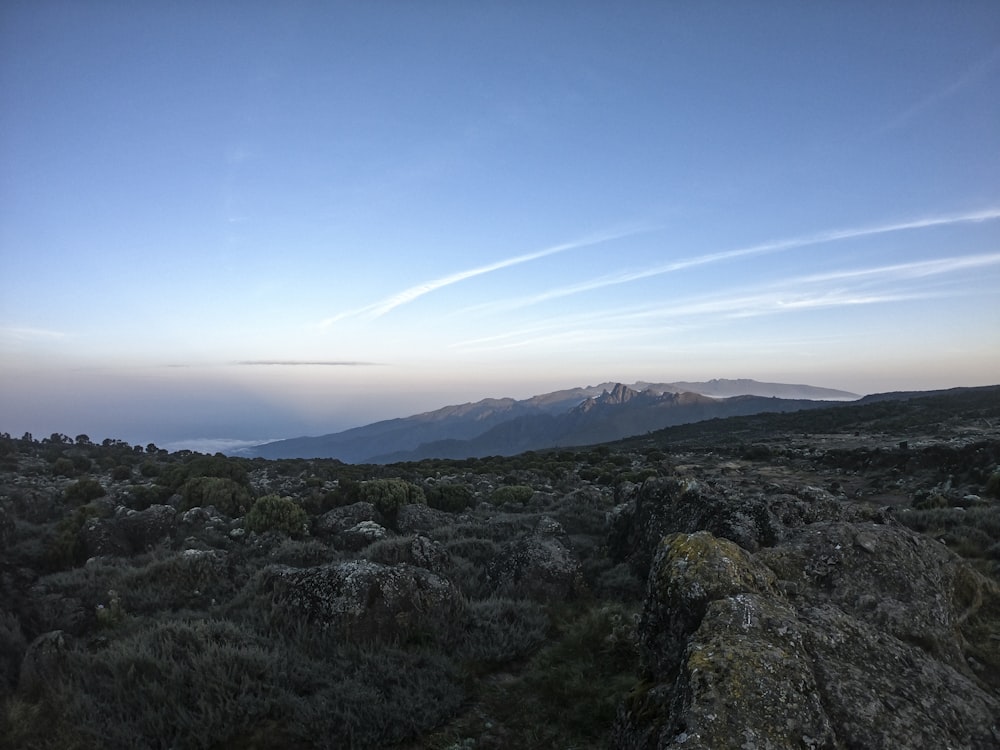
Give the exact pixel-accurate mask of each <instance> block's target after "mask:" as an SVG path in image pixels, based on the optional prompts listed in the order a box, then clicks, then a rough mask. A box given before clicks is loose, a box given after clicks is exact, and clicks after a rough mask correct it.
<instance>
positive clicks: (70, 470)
mask: <svg viewBox="0 0 1000 750" xmlns="http://www.w3.org/2000/svg"><path fill="white" fill-rule="evenodd" d="M52 473H53V474H54V475H55V476H57V477H75V476H76V467H75V466H74V465H73V462H72V461H71V460H70V459H68V458H66V457H65V456H62V457H60V458H57V459H56V460H55V461H54V462H53V463H52Z"/></svg>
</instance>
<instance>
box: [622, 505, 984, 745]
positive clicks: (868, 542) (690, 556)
mask: <svg viewBox="0 0 1000 750" xmlns="http://www.w3.org/2000/svg"><path fill="white" fill-rule="evenodd" d="M998 607H1000V590H998V587H997V585H996V584H995V583H994V582H992V581H990V580H989V579H986V578H985V577H983V576H981V575H979V574H978V573H977V572H976V571H974V570H973V569H971V568H970V567H968V565H967V564H966V563H964V562H962V561H961V560H960V559H959V558H957V557H956V556H954V555H952V554H951V553H950V552H949V551H947V550H946V549H945V548H943V546H942V545H940V544H938V543H936V542H934V541H933V540H930V539H927V538H925V537H920V536H918V535H916V534H913V533H911V532H909V531H908V530H906V529H903V528H901V527H898V526H894V525H878V524H872V523H867V524H864V523H846V522H840V521H834V522H824V523H816V524H810V525H806V526H803V527H801V528H800V529H797V530H794V531H791V532H788V533H786V534H785V536H784V538H783V539H782V543H781V544H780V545H778V546H775V547H773V548H765V549H760V550H758V551H757V552H755V553H752V552H749V551H747V550H745V549H742V548H741V547H739V546H737V545H736V544H734V543H732V542H731V541H729V540H726V539H720V538H718V537H715V536H714V535H712V534H710V533H707V532H698V533H694V534H684V533H675V534H672V535H669V536H667V537H666V538H664V539H663V540H662V541H661V543H660V544H659V545H658V548H657V551H656V553H655V557H654V560H653V562H652V566H651V571H650V575H649V582H648V590H647V597H646V601H645V605H644V610H643V615H642V621H641V623H640V626H639V635H640V641H641V648H642V661H643V670H644V676H645V682H643V683H642V684H641V685H640V686H639V687H637V688H636V690H635V691H633V693H632V694H631V695H630V696H629V697H628V699H627V700H626V701H624V703H623V704H622V706H621V709H620V711H619V719H618V722H617V724H616V728H615V744H616V747H620V748H657V749H659V748H698V749H704V750H709V749H710V748H711V749H713V750H715V749H718V748H749V747H753V748H775V749H776V748H831V750H832V749H834V748H852V747H859V748H860V747H864V748H897V747H907V748H910V747H912V748H916V747H952V748H970V749H973V750H986V748H995V747H997V746H998V743H1000V700H998V696H997V693H996V691H995V690H994V689H993V688H992V687H991V686H990V685H989V684H988V681H987V680H985V679H984V676H985V674H986V673H990V672H992V671H994V670H996V669H997V668H1000V664H993V663H990V664H982V665H981V666H982V667H983V669H981V670H978V672H982V673H983V674H982V675H980V674H977V669H976V668H975V666H974V664H976V663H979V662H977V661H976V658H975V657H973V656H972V654H976V655H977V656H979V657H980V658H985V657H983V654H984V653H987V654H988V653H995V649H994V650H993V651H990V650H988V649H987V650H982V651H979V650H977V648H978V647H979V646H982V645H983V644H982V643H981V641H982V639H984V638H985V639H989V638H991V637H992V638H995V637H996V634H993V633H991V632H989V631H988V630H987V631H984V629H983V628H981V627H979V625H981V623H979V622H978V618H979V617H980V616H981V615H983V614H985V613H987V612H991V613H995V612H996V611H997V608H998ZM970 659H971V661H970Z"/></svg>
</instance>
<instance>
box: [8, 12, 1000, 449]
mask: <svg viewBox="0 0 1000 750" xmlns="http://www.w3.org/2000/svg"><path fill="white" fill-rule="evenodd" d="M181 50H182V51H183V52H182V53H179V52H178V51H181ZM998 79H1000V6H998V5H997V4H996V3H991V2H968V3H962V4H958V5H947V4H940V5H937V4H931V3H928V4H920V6H919V7H913V6H908V5H900V6H895V7H883V6H873V7H867V6H864V5H861V4H858V5H853V4H847V5H843V4H838V5H836V6H802V5H799V4H792V3H782V2H773V3H763V4H755V5H754V6H753V7H740V6H733V5H731V4H718V5H716V4H711V3H706V4H698V5H694V6H680V5H674V4H646V3H643V4H637V5H635V6H634V7H630V8H627V9H625V10H622V9H619V8H614V9H612V8H610V7H608V6H606V5H604V4H598V3H581V4H578V5H576V6H574V8H573V10H572V12H568V11H567V9H566V7H565V5H564V4H562V3H555V2H540V3H534V4H531V5H516V4H515V5H511V4H509V3H493V2H486V3H481V4H474V5H464V4H455V3H450V2H443V1H442V2H435V1H432V2H429V3H426V4H420V5H418V6H414V5H411V4H407V3H399V2H392V1H387V2H385V3H378V4H365V5H358V4H351V3H340V2H333V3H319V2H310V1H308V0H307V1H306V2H302V3H300V4H298V5H296V6H294V7H278V6H274V7H271V6H266V5H263V4H259V5H258V4H252V5H249V6H245V5H239V4H231V5H230V4H225V3H224V4H208V5H205V6H196V5H195V6H190V7H186V6H184V7H174V8H167V7H158V6H147V7H131V6H127V5H126V4H118V3H114V2H112V3H101V4H84V5H77V4H67V3H60V2H54V1H49V0H42V1H41V2H37V3H30V4H29V3H26V4H14V3H9V4H6V5H5V6H4V7H3V8H2V9H0V422H2V424H0V430H4V431H9V432H10V434H12V435H20V434H21V433H23V432H31V433H32V434H34V435H35V436H36V437H41V436H47V435H49V434H51V433H56V432H58V433H61V434H66V435H70V436H71V437H72V436H74V435H76V434H88V435H90V436H91V437H92V438H97V439H98V440H99V439H101V438H103V437H110V438H115V439H124V440H126V441H127V442H129V443H132V444H143V445H144V444H146V443H149V442H153V443H155V444H157V445H161V444H164V445H178V444H181V443H183V442H185V441H187V442H188V443H189V444H190V443H192V442H193V441H196V440H206V441H210V440H215V441H256V440H271V439H283V438H288V437H298V436H302V435H317V434H328V433H332V432H340V431H343V430H345V429H349V428H351V427H357V426H362V425H365V424H370V423H373V422H377V421H380V420H383V419H391V418H396V417H404V416H410V415H413V414H418V413H423V412H426V411H432V410H435V409H438V408H442V407H444V406H447V405H453V404H461V403H468V402H474V401H478V400H481V399H484V398H504V397H509V398H517V399H523V398H530V397H531V396H534V395H539V394H542V393H547V392H551V391H554V390H562V389H566V388H573V387H580V386H582V385H583V384H586V383H595V384H597V383H603V382H622V383H635V382H637V381H646V382H666V383H669V382H680V381H706V380H710V379H713V378H723V379H739V378H749V379H754V380H758V381H761V382H778V383H789V384H797V383H801V384H809V385H813V386H816V387H826V388H834V389H839V390H846V391H851V392H854V393H858V394H860V395H867V394H870V393H878V392H886V391H898V390H903V391H909V390H937V389H943V388H951V387H973V386H980V385H991V384H994V383H996V381H997V375H996V373H998V372H1000V346H998V343H1000V342H998V336H997V332H998V331H1000V181H998V180H997V175H1000V128H998V127H997V125H998V123H1000V99H998V98H997V97H996V95H995V93H996V83H997V81H998Z"/></svg>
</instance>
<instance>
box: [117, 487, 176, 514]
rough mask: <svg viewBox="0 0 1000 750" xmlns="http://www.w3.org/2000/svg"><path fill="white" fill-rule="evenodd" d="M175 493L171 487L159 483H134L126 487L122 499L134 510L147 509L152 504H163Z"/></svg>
mask: <svg viewBox="0 0 1000 750" xmlns="http://www.w3.org/2000/svg"><path fill="white" fill-rule="evenodd" d="M173 494H174V493H173V490H171V489H170V488H169V487H162V486H160V485H158V484H133V485H130V486H129V487H127V488H126V491H125V495H124V496H123V498H122V501H123V503H124V504H125V505H127V506H128V507H129V508H131V509H132V510H145V509H146V508H148V507H149V506H150V505H163V504H164V503H166V502H167V500H169V499H170V497H171V495H173Z"/></svg>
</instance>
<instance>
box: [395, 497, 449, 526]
mask: <svg viewBox="0 0 1000 750" xmlns="http://www.w3.org/2000/svg"><path fill="white" fill-rule="evenodd" d="M453 523H455V514H454V513H448V512H446V511H443V510H437V509H435V508H431V507H429V506H427V505H423V504H421V503H410V504H409V505H403V506H401V507H400V508H399V510H398V511H397V512H396V530H397V531H399V533H400V534H412V533H414V532H416V531H431V530H432V529H436V528H438V527H440V526H448V525H450V524H453Z"/></svg>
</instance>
